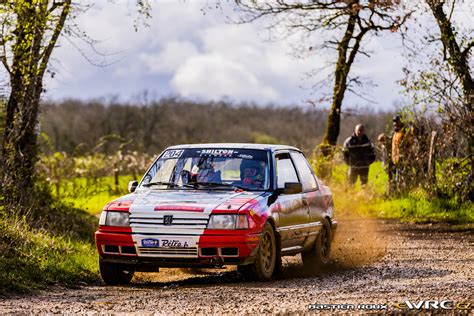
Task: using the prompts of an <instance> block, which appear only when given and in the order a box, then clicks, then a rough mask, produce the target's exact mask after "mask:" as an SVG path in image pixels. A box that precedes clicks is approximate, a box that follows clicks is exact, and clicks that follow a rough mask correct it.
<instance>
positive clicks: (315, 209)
mask: <svg viewBox="0 0 474 316" xmlns="http://www.w3.org/2000/svg"><path fill="white" fill-rule="evenodd" d="M290 155H291V158H292V160H293V162H294V164H295V166H296V170H297V172H298V176H299V178H300V181H301V184H302V186H303V193H302V200H303V205H304V206H305V207H306V208H307V211H308V214H309V216H308V225H307V228H308V235H316V234H317V233H318V231H319V229H320V226H321V219H322V217H323V212H324V197H323V196H322V193H321V190H319V187H318V182H317V181H316V177H315V175H314V173H313V170H312V168H311V167H310V165H309V163H308V161H307V160H306V158H305V157H304V156H303V154H302V153H300V152H291V154H290Z"/></svg>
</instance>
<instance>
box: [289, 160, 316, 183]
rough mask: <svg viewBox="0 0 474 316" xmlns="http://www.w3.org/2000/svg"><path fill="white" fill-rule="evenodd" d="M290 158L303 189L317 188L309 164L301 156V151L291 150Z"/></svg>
mask: <svg viewBox="0 0 474 316" xmlns="http://www.w3.org/2000/svg"><path fill="white" fill-rule="evenodd" d="M291 158H292V159H293V162H294V163H295V165H296V169H298V174H299V175H300V178H301V184H302V185H303V191H313V190H316V189H317V188H318V184H317V183H316V179H315V177H314V175H313V172H312V170H311V167H310V166H309V163H308V161H307V160H306V158H305V157H304V156H303V154H302V153H298V152H292V153H291Z"/></svg>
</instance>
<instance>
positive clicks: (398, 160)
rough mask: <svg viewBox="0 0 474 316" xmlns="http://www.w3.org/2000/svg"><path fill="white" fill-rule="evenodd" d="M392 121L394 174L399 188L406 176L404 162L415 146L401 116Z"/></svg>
mask: <svg viewBox="0 0 474 316" xmlns="http://www.w3.org/2000/svg"><path fill="white" fill-rule="evenodd" d="M392 121H393V134H392V161H391V162H392V166H393V171H392V172H393V173H394V175H395V178H394V180H395V182H396V183H397V187H399V186H400V182H402V181H403V176H404V175H403V174H404V162H405V161H404V160H405V159H406V158H407V156H408V150H409V147H410V146H411V145H412V144H413V141H412V138H411V136H410V134H411V132H410V131H409V130H408V129H407V128H406V127H405V124H404V123H403V122H402V120H401V118H400V116H398V115H396V116H394V117H393V119H392Z"/></svg>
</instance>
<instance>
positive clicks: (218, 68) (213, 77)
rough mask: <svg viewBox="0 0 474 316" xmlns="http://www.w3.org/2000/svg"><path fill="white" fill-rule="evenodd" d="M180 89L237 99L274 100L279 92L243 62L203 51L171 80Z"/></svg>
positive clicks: (191, 94) (190, 94)
mask: <svg viewBox="0 0 474 316" xmlns="http://www.w3.org/2000/svg"><path fill="white" fill-rule="evenodd" d="M171 85H172V87H173V88H174V89H175V90H176V92H177V93H179V94H181V95H183V96H185V97H198V98H207V99H220V98H222V97H231V98H235V99H237V100H258V101H260V102H262V101H263V102H267V101H274V100H276V99H277V97H278V93H277V92H276V91H275V90H274V89H273V88H272V87H270V86H268V85H265V84H264V83H262V82H260V81H259V80H258V79H257V78H256V76H255V75H253V74H252V72H251V71H249V70H248V69H246V68H245V67H244V66H243V65H241V64H237V63H234V62H231V61H229V60H227V59H225V58H223V57H222V56H220V55H201V56H198V57H193V58H190V59H188V60H187V61H186V63H185V64H183V65H182V67H180V68H179V69H178V70H177V71H176V74H175V75H174V77H173V79H172V81H171Z"/></svg>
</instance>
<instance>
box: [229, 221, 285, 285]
mask: <svg viewBox="0 0 474 316" xmlns="http://www.w3.org/2000/svg"><path fill="white" fill-rule="evenodd" d="M276 244H277V243H276V239H275V231H274V230H273V226H272V225H271V224H270V223H268V222H266V223H265V224H264V225H263V230H262V235H261V236H260V242H259V245H258V247H259V249H258V254H257V257H256V258H255V262H254V263H253V264H251V265H245V266H239V267H238V270H239V271H240V272H241V273H242V274H243V275H244V277H245V278H247V279H252V280H260V281H267V280H270V279H271V278H272V275H273V272H274V271H275V266H276V263H277V261H278V260H277V249H276Z"/></svg>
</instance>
